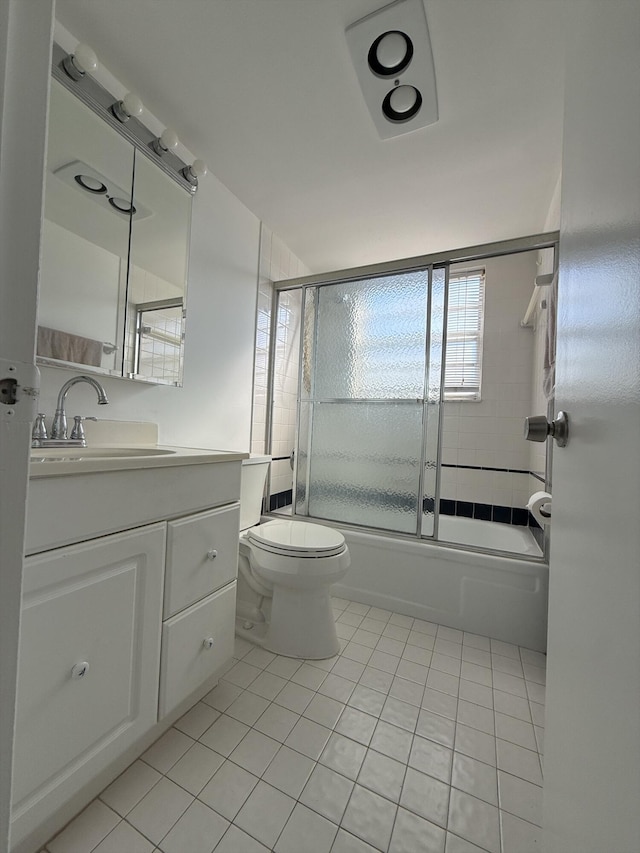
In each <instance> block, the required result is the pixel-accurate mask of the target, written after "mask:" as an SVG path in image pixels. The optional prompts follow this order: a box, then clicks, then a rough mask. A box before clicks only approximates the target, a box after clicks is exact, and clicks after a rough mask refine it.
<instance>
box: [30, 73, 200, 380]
mask: <svg viewBox="0 0 640 853" xmlns="http://www.w3.org/2000/svg"><path fill="white" fill-rule="evenodd" d="M190 218H191V195H190V194H189V192H188V191H186V190H184V189H183V188H182V187H181V186H180V185H179V184H178V183H176V181H174V180H173V179H172V178H171V177H169V175H167V174H166V173H165V172H164V171H162V170H161V169H160V168H159V167H158V166H157V165H156V164H155V163H153V161H152V160H151V159H150V158H149V157H147V156H146V155H145V154H144V153H142V152H141V151H140V150H136V148H135V146H134V145H133V144H132V142H131V141H129V139H127V138H126V137H125V136H123V135H121V134H120V133H119V132H118V130H116V129H114V127H112V126H111V125H110V124H109V123H108V122H107V121H105V120H104V119H103V118H101V117H100V115H98V114H96V113H95V112H94V111H93V110H92V109H90V108H89V107H88V106H87V105H86V104H84V103H83V102H82V101H81V100H80V99H79V98H77V97H76V96H75V95H74V94H73V93H72V92H69V91H68V90H67V89H66V88H65V87H64V86H63V85H61V84H60V83H59V82H57V81H56V80H52V81H51V101H50V117H49V141H48V151H47V171H46V189H45V211H44V224H43V247H42V266H41V281H40V299H39V306H38V347H37V361H38V363H41V364H49V365H55V366H61V367H73V368H74V369H82V371H83V372H89V373H101V374H108V375H112V376H120V377H122V376H124V377H127V378H131V379H141V380H144V381H146V382H156V383H162V384H171V385H181V384H182V364H183V349H184V316H185V296H186V276H187V262H188V253H189V232H190Z"/></svg>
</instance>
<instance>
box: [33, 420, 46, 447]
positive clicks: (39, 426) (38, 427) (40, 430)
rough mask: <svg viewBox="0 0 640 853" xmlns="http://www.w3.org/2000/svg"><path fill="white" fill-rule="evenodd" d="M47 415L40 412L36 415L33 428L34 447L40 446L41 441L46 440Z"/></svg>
mask: <svg viewBox="0 0 640 853" xmlns="http://www.w3.org/2000/svg"><path fill="white" fill-rule="evenodd" d="M45 417H46V415H44V414H43V413H42V412H40V413H39V414H38V415H36V419H35V423H34V424H33V429H32V430H31V443H32V447H39V446H40V442H41V441H45V440H46V438H47V425H46V423H45V421H44V419H45Z"/></svg>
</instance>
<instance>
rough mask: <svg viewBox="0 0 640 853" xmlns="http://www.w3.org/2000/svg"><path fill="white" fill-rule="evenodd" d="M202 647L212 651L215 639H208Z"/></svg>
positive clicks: (203, 642)
mask: <svg viewBox="0 0 640 853" xmlns="http://www.w3.org/2000/svg"><path fill="white" fill-rule="evenodd" d="M202 645H203V646H204V648H205V649H212V648H213V637H207V638H206V640H203V641H202Z"/></svg>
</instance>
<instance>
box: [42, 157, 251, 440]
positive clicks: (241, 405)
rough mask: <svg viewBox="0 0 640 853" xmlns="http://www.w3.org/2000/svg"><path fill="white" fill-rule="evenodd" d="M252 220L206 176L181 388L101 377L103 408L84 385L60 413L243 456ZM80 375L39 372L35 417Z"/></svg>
mask: <svg viewBox="0 0 640 853" xmlns="http://www.w3.org/2000/svg"><path fill="white" fill-rule="evenodd" d="M259 227H260V223H259V220H258V219H257V218H256V217H255V216H254V215H253V214H252V213H251V212H250V211H249V210H248V209H247V208H246V207H245V206H244V205H243V204H241V203H240V202H239V201H238V199H237V198H236V197H235V196H233V195H232V194H231V193H230V192H229V190H227V189H226V187H224V186H223V185H222V184H221V183H220V181H218V180H217V178H215V177H214V176H213V175H211V174H209V175H207V176H205V178H203V179H201V181H200V188H199V189H198V192H197V193H196V195H195V197H194V200H193V220H192V226H191V256H190V261H189V282H188V291H187V325H186V343H185V360H184V387H182V388H175V387H169V386H159V385H146V384H141V383H137V382H131V381H128V380H122V379H112V378H105V379H104V382H103V384H104V386H105V388H106V391H107V394H108V396H109V400H110V404H109V406H108V407H103V406H98V405H97V400H96V398H95V394H94V392H93V391H92V389H91V388H89V386H82V385H80V386H77V387H75V388H73V389H72V391H71V392H70V394H69V398H68V403H67V413H68V414H69V415H71V414H83V415H85V414H88V415H95V416H97V417H105V418H109V419H113V420H142V421H153V422H156V423H158V424H159V440H160V442H161V443H163V444H174V445H179V446H186V447H208V448H220V449H229V450H244V451H246V450H249V442H250V430H251V383H252V373H253V345H254V321H255V305H256V282H257V270H258V238H259ZM80 372H81V371H79V370H78V371H73V372H69V371H66V370H61V369H56V368H43V369H42V388H41V396H40V411H43V412H46V413H48V414H52V413H53V411H54V409H55V402H56V396H57V393H58V390H59V389H60V386H61V385H62V383H63V382H64V381H66V379H68V378H69V377H70V376H72V375H77V374H78V373H80Z"/></svg>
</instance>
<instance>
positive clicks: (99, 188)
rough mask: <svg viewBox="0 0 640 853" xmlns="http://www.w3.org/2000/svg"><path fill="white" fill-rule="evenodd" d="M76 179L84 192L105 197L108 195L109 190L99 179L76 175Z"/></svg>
mask: <svg viewBox="0 0 640 853" xmlns="http://www.w3.org/2000/svg"><path fill="white" fill-rule="evenodd" d="M74 178H75V180H76V182H77V183H78V184H80V186H81V187H82V189H83V190H86V191H87V192H89V193H97V194H98V195H103V194H104V193H106V191H107V188H106V186H105V185H104V184H103V183H102V181H99V180H98V179H97V178H94V177H92V176H91V175H74Z"/></svg>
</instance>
